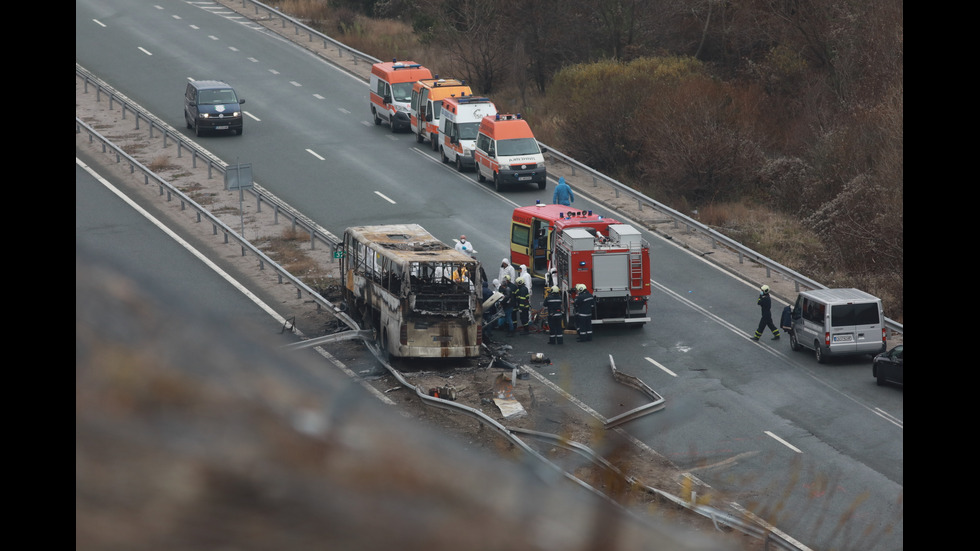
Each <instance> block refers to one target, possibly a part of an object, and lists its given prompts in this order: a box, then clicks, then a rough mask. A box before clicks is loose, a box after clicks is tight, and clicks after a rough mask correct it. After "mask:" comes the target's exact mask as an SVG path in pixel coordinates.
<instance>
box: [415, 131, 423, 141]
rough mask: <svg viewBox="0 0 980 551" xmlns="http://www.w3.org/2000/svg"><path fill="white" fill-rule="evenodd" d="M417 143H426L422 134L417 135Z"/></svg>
mask: <svg viewBox="0 0 980 551" xmlns="http://www.w3.org/2000/svg"><path fill="white" fill-rule="evenodd" d="M415 141H416V142H417V143H422V142H424V141H425V136H423V135H422V132H419V133H418V134H416V135H415Z"/></svg>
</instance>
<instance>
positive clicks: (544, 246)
mask: <svg viewBox="0 0 980 551" xmlns="http://www.w3.org/2000/svg"><path fill="white" fill-rule="evenodd" d="M619 223H620V222H619V221H618V220H616V219H614V218H609V217H606V216H602V215H601V214H598V213H593V212H592V211H591V210H589V211H583V210H578V209H573V208H572V207H567V206H565V205H549V204H543V203H541V202H540V201H538V203H536V204H534V205H531V206H529V207H517V208H516V209H514V214H513V217H512V218H511V222H510V259H511V262H512V263H513V264H514V266H520V265H521V264H524V265H526V266H527V271H528V272H529V273H530V274H531V276H532V277H536V278H539V279H544V278H545V275H547V273H548V267H549V266H550V264H551V254H552V250H553V245H554V242H555V240H556V237H557V235H559V234H561V233H562V232H563V231H565V230H567V229H571V228H587V229H588V231H589V232H591V233H592V234H593V235H595V232H596V230H599V231H601V232H602V233H603V235H608V228H609V226H610V225H612V224H619Z"/></svg>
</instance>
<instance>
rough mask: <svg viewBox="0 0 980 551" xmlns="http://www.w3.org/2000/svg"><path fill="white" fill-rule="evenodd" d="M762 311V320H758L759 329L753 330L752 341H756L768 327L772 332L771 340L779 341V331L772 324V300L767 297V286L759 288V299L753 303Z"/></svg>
mask: <svg viewBox="0 0 980 551" xmlns="http://www.w3.org/2000/svg"><path fill="white" fill-rule="evenodd" d="M755 303H756V304H758V305H759V308H761V309H762V319H760V320H759V328H758V329H756V330H755V336H753V337H752V340H754V341H757V340H759V337H761V336H762V332H763V331H764V330H765V329H766V327H768V328H769V329H770V330H771V331H772V340H774V341H778V340H779V329H777V328H776V324H775V323H773V322H772V298H770V297H769V286H768V285H763V286H762V287H760V288H759V299H758V300H756V301H755Z"/></svg>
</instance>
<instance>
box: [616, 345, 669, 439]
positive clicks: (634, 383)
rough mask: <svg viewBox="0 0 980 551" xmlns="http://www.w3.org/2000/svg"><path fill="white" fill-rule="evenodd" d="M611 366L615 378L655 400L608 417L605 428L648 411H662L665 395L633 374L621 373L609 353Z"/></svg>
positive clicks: (630, 419)
mask: <svg viewBox="0 0 980 551" xmlns="http://www.w3.org/2000/svg"><path fill="white" fill-rule="evenodd" d="M609 368H610V369H611V370H612V376H613V379H615V380H616V382H617V383H622V384H624V385H626V386H629V387H631V388H635V389H636V390H639V391H640V392H642V393H644V394H646V395H647V396H649V397H650V398H651V399H652V400H653V401H652V402H650V403H649V404H646V405H642V406H640V407H638V408H633V409H631V410H629V411H627V412H625V413H621V414H619V415H617V416H615V417H611V418H609V419H606V422H605V423H603V425H604V426H605V428H607V429H611V428H613V427H616V426H619V425H621V424H623V423H625V422H627V421H632V420H633V419H636V418H638V417H643V416H644V415H646V414H648V413H654V412H656V411H660V410H662V409H664V408H665V407H666V406H667V403H666V400H664V398H663V396H661V395H659V394H657V392H656V391H654V390H653V389H652V388H650V387H649V386H647V384H646V383H644V382H643V381H641V380H640V379H638V378H636V377H634V376H632V375H627V374H625V373H621V372H620V371H619V370H618V369H616V362H615V361H613V357H612V354H610V355H609Z"/></svg>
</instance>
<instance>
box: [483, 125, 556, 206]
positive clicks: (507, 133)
mask: <svg viewBox="0 0 980 551" xmlns="http://www.w3.org/2000/svg"><path fill="white" fill-rule="evenodd" d="M473 160H474V162H475V163H476V170H477V179H478V180H479V181H481V182H485V181H487V180H490V181H491V182H493V187H494V189H496V190H497V191H500V190H501V189H502V188H503V187H504V186H508V185H513V184H537V185H538V189H544V188H545V186H546V185H547V184H548V174H547V172H546V170H545V166H544V154H543V152H542V150H541V147H540V146H538V140H536V139H534V133H533V132H531V127H530V126H529V125H528V124H527V121H526V120H524V119H522V118H521V115H520V113H518V114H516V115H514V114H505V115H502V114H500V113H497V114H496V115H493V116H487V117H483V120H482V121H481V122H480V131H479V133H478V134H477V137H476V149H475V150H474V152H473Z"/></svg>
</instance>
